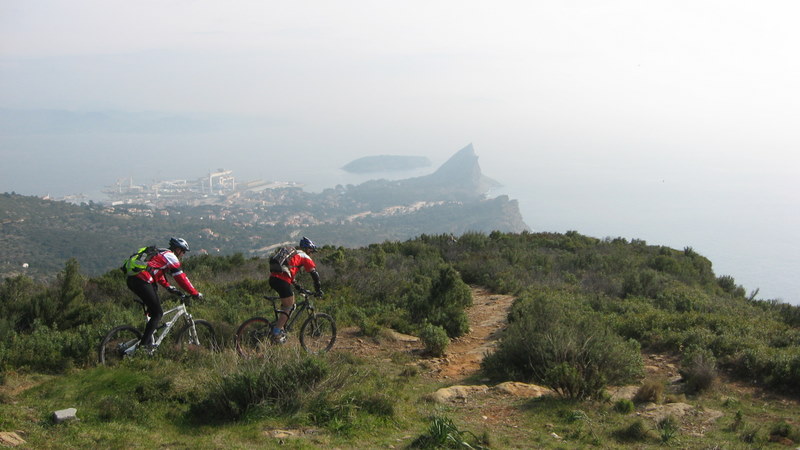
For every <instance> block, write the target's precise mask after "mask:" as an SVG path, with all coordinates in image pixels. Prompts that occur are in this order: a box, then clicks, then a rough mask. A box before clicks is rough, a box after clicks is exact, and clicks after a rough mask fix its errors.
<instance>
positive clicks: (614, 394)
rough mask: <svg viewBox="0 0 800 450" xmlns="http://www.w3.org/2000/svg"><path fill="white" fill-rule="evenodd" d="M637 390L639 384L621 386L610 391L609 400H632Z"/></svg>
mask: <svg viewBox="0 0 800 450" xmlns="http://www.w3.org/2000/svg"><path fill="white" fill-rule="evenodd" d="M637 392H639V386H622V387H619V388H617V389H616V390H615V391H611V401H612V402H616V401H619V400H623V399H624V400H633V397H635V396H636V393H637Z"/></svg>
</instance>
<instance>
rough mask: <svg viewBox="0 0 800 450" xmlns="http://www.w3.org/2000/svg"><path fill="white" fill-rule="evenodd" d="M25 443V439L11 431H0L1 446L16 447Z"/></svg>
mask: <svg viewBox="0 0 800 450" xmlns="http://www.w3.org/2000/svg"><path fill="white" fill-rule="evenodd" d="M25 443H26V442H25V439H22V437H20V435H18V434H17V433H14V432H13V431H0V445H2V446H3V447H16V446H18V445H22V444H25Z"/></svg>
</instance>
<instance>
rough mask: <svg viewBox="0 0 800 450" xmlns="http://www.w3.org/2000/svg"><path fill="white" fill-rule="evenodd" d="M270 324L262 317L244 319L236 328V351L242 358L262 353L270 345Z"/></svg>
mask: <svg viewBox="0 0 800 450" xmlns="http://www.w3.org/2000/svg"><path fill="white" fill-rule="evenodd" d="M271 333H272V324H271V323H270V321H269V320H267V319H265V318H263V317H253V318H251V319H247V320H245V321H244V322H243V323H242V324H241V325H239V328H238V329H237V330H236V351H237V352H238V353H239V355H240V356H242V357H243V358H254V357H256V356H261V355H264V354H265V353H266V351H267V347H269V346H270V344H271V340H270V334H271Z"/></svg>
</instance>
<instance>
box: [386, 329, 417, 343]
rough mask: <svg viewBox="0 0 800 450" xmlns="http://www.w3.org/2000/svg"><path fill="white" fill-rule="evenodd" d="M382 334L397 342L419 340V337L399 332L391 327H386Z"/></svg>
mask: <svg viewBox="0 0 800 450" xmlns="http://www.w3.org/2000/svg"><path fill="white" fill-rule="evenodd" d="M382 335H383V336H385V337H386V338H388V339H391V340H393V341H395V342H419V338H418V337H416V336H411V335H408V334H403V333H398V332H397V331H394V330H392V329H391V328H387V329H385V331H384V332H383V333H382Z"/></svg>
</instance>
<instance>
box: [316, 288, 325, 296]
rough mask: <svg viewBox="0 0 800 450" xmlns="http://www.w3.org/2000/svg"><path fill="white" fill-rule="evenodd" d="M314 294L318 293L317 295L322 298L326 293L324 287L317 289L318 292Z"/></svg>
mask: <svg viewBox="0 0 800 450" xmlns="http://www.w3.org/2000/svg"><path fill="white" fill-rule="evenodd" d="M314 295H316V296H317V297H320V298H321V297H322V296H323V295H325V293H324V292H322V289H317V292H316V294H314Z"/></svg>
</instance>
